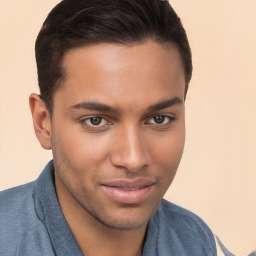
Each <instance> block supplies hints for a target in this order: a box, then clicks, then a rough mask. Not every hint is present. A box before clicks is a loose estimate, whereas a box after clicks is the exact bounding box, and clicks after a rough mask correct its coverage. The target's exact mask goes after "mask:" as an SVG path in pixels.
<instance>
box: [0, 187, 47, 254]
mask: <svg viewBox="0 0 256 256" xmlns="http://www.w3.org/2000/svg"><path fill="white" fill-rule="evenodd" d="M34 186H35V182H30V183H28V184H25V185H22V186H18V187H14V188H11V189H7V190H4V191H1V192H0V237H1V239H0V255H2V254H1V253H4V255H15V254H16V252H17V251H19V252H20V251H21V249H25V248H20V246H21V245H22V247H24V244H27V245H28V244H29V243H28V241H27V243H24V241H25V240H28V239H30V240H31V239H37V240H38V242H39V240H40V239H43V240H47V239H46V236H47V232H46V231H45V227H44V225H43V224H42V222H41V221H40V220H39V219H38V217H37V214H36V211H35V204H34V199H33V193H34ZM35 242H36V241H35ZM34 244H35V243H34Z"/></svg>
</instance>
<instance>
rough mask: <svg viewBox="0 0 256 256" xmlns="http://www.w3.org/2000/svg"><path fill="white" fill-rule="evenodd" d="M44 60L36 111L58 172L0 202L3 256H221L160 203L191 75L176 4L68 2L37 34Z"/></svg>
mask: <svg viewBox="0 0 256 256" xmlns="http://www.w3.org/2000/svg"><path fill="white" fill-rule="evenodd" d="M36 60H37V67H38V81H39V87H40V95H36V94H32V95H31V96H30V99H29V102H30V108H31V112H32V117H33V122H34V128H35V133H36V136H37V138H38V140H39V142H40V143H41V145H42V147H43V148H44V149H48V150H49V149H52V152H53V161H51V162H50V163H48V165H47V166H46V167H45V169H44V170H43V172H42V173H41V175H40V177H39V178H38V179H37V180H36V181H34V182H32V183H29V184H26V185H23V186H20V187H17V188H13V189H10V190H7V191H4V192H2V193H1V195H0V202H1V203H0V205H1V215H0V216H1V220H0V226H1V241H0V255H47V256H49V255H88V256H90V255H97V256H101V255H105V256H108V255H111V256H115V255H124V256H138V255H143V256H149V255H152V256H153V255H196V256H200V255H203V256H205V255H217V247H216V242H215V239H214V236H213V234H212V232H211V230H210V229H209V228H208V226H207V225H206V224H205V223H204V222H203V221H202V220H201V219H200V218H199V217H197V216H196V215H194V214H193V213H191V212H189V211H187V210H185V209H182V208H180V207H178V206H176V205H173V204H172V203H170V202H167V201H165V200H163V196H164V194H165V192H166V191H167V189H168V187H169V186H170V184H171V183H172V180H173V178H174V176H175V173H176V171H177V168H178V165H179V162H180V159H181V156H182V152H183V147H184V140H185V115H184V112H185V111H184V109H185V106H184V101H185V98H186V93H187V89H188V84H189V81H190V79H191V74H192V61H191V52H190V48H189V43H188V40H187V37H186V33H185V30H184V29H183V27H182V24H181V22H180V20H179V18H178V16H177V15H176V13H175V12H174V11H173V9H172V8H171V7H170V5H169V3H168V2H167V1H160V0H136V1H135V0H64V1H62V2H61V3H60V4H58V5H57V6H56V7H55V8H54V9H53V10H52V11H51V13H50V14H49V16H48V17H47V19H46V21H45V23H44V25H43V27H42V29H41V31H40V33H39V35H38V38H37V41H36ZM223 251H225V254H226V255H231V254H230V253H229V252H228V251H226V250H225V249H223Z"/></svg>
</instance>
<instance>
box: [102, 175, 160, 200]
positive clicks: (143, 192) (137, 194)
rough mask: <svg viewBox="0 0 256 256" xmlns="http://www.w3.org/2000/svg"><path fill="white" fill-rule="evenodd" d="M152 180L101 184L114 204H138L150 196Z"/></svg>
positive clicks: (116, 181) (118, 181)
mask: <svg viewBox="0 0 256 256" xmlns="http://www.w3.org/2000/svg"><path fill="white" fill-rule="evenodd" d="M154 184H155V181H154V180H150V179H135V180H127V179H125V180H114V181H110V182H106V183H104V184H102V187H103V189H104V192H105V193H106V194H107V196H108V197H109V198H110V199H111V200H112V201H114V202H116V203H120V204H138V203H141V202H142V201H144V200H145V199H146V198H147V197H148V196H149V194H150V191H151V188H152V186H153V185H154Z"/></svg>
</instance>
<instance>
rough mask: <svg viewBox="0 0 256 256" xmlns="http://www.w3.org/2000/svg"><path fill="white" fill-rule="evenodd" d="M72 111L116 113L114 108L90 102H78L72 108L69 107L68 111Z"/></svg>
mask: <svg viewBox="0 0 256 256" xmlns="http://www.w3.org/2000/svg"><path fill="white" fill-rule="evenodd" d="M72 109H86V110H91V111H99V112H114V113H116V112H118V110H117V109H116V108H113V107H111V106H109V105H106V104H103V103H97V102H90V101H84V102H80V103H78V104H76V105H74V106H72V107H70V110H72Z"/></svg>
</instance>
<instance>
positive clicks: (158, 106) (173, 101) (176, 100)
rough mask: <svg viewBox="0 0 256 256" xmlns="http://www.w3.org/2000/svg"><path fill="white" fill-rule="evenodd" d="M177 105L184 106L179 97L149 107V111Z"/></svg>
mask: <svg viewBox="0 0 256 256" xmlns="http://www.w3.org/2000/svg"><path fill="white" fill-rule="evenodd" d="M176 104H182V100H181V99H180V98H178V97H174V98H172V99H168V100H165V101H161V102H158V103H156V104H153V105H151V106H149V107H148V111H158V110H161V109H164V108H168V107H171V106H173V105H176Z"/></svg>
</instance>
